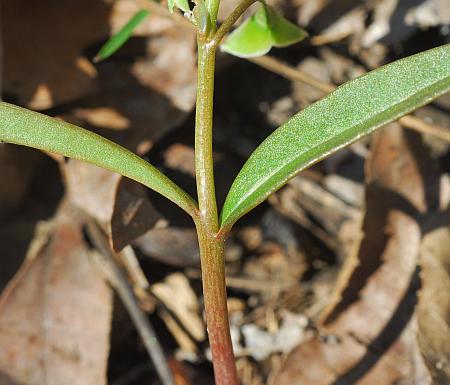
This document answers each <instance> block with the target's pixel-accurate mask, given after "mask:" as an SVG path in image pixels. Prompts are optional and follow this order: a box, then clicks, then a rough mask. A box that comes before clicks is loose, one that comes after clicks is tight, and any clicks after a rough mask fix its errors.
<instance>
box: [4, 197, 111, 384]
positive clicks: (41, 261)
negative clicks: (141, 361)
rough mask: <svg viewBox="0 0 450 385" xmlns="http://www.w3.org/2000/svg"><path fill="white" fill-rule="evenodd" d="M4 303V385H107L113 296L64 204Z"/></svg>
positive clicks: (73, 215) (11, 284)
mask: <svg viewBox="0 0 450 385" xmlns="http://www.w3.org/2000/svg"><path fill="white" fill-rule="evenodd" d="M50 227H51V229H50V231H49V233H48V239H46V240H44V242H41V243H40V244H41V247H40V248H39V249H38V250H33V249H30V253H29V255H28V258H27V259H26V261H25V263H24V265H23V266H22V268H21V269H20V270H19V272H18V273H17V274H16V276H15V277H14V279H13V280H12V281H11V282H10V284H9V286H8V287H7V288H6V289H5V291H4V292H3V294H2V296H1V297H0V383H1V384H2V385H17V384H21V385H43V384H45V385H62V384H71V385H102V384H106V367H107V360H108V353H109V331H110V323H111V311H112V296H111V290H110V288H109V286H108V285H107V284H106V282H105V281H104V280H103V278H102V277H101V275H100V274H99V273H98V271H97V269H96V267H95V266H94V265H93V264H92V263H91V262H90V260H89V257H88V254H87V252H88V251H87V248H86V245H85V244H84V240H83V236H82V233H81V227H80V222H79V218H78V217H77V214H76V212H75V211H73V210H71V209H70V208H69V207H68V206H67V205H63V207H62V208H61V209H60V212H59V214H58V215H57V217H56V219H55V220H54V221H52V222H51V225H50Z"/></svg>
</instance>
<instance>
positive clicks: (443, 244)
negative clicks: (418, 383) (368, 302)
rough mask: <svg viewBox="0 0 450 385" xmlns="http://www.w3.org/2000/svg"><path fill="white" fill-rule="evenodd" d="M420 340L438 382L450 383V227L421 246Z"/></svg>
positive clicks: (435, 380)
mask: <svg viewBox="0 0 450 385" xmlns="http://www.w3.org/2000/svg"><path fill="white" fill-rule="evenodd" d="M421 268H422V272H421V278H422V290H421V291H420V293H419V305H418V307H417V317H418V323H419V333H418V340H419V345H420V349H421V352H422V355H423V357H424V359H425V362H426V364H427V366H428V369H429V370H430V373H431V376H432V377H433V380H434V383H435V384H439V385H444V384H450V295H449V293H450V229H449V228H448V227H443V228H439V229H437V230H434V231H433V232H431V233H429V234H427V235H426V236H425V237H424V239H423V243H422V248H421Z"/></svg>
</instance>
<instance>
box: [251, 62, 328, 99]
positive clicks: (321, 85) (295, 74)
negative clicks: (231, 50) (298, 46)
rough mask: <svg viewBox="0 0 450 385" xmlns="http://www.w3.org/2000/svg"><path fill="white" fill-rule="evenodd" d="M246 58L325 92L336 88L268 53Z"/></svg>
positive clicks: (287, 77)
mask: <svg viewBox="0 0 450 385" xmlns="http://www.w3.org/2000/svg"><path fill="white" fill-rule="evenodd" d="M248 60H249V61H251V62H252V63H255V64H257V65H259V66H260V67H262V68H264V69H266V70H269V71H271V72H273V73H276V74H278V75H280V76H282V77H284V78H286V79H289V80H292V81H299V82H302V83H305V84H308V85H310V86H311V87H314V88H316V89H318V90H320V91H323V92H325V93H327V94H328V93H330V92H332V91H334V90H335V89H336V87H335V86H334V85H333V84H330V83H325V82H322V81H320V80H317V79H314V78H313V77H311V76H309V75H307V74H305V73H304V72H302V71H300V70H298V69H297V68H295V67H292V66H290V65H289V64H286V63H283V62H282V61H280V60H278V59H275V58H274V57H271V56H269V55H266V56H260V57H255V58H251V59H248Z"/></svg>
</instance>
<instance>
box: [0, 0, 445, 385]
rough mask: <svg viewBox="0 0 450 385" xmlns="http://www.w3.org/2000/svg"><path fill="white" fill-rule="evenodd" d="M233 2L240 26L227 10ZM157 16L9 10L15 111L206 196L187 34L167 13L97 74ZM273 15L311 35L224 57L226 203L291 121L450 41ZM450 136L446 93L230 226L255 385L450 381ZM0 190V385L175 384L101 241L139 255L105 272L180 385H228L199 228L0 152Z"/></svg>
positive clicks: (424, 7) (8, 148) (318, 6)
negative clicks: (94, 135) (133, 26)
mask: <svg viewBox="0 0 450 385" xmlns="http://www.w3.org/2000/svg"><path fill="white" fill-rule="evenodd" d="M222 1H223V8H224V9H223V12H224V13H225V12H227V10H228V11H229V10H230V9H231V7H232V4H233V2H234V0H222ZM148 4H149V3H148V2H146V1H144V0H119V1H117V2H114V3H113V2H111V1H106V0H105V1H101V0H77V1H52V0H42V1H39V2H37V1H25V0H5V1H3V2H2V5H1V6H2V12H1V28H2V36H1V46H2V52H1V57H0V60H1V67H2V68H3V77H2V81H1V82H0V84H1V90H2V97H3V100H5V101H8V102H12V103H16V104H19V105H23V106H27V107H29V108H32V109H35V110H38V111H41V112H44V113H46V114H49V115H52V116H58V117H60V118H62V119H65V120H67V121H70V122H74V123H76V124H78V125H81V126H83V127H86V128H88V129H91V130H93V131H95V132H98V133H100V134H101V135H104V136H106V137H108V138H110V139H112V140H114V141H117V142H119V143H121V144H122V145H124V146H126V147H128V148H130V149H132V150H133V151H135V152H137V153H138V154H140V155H142V156H144V157H145V158H146V159H148V160H150V161H151V162H152V163H153V164H155V165H157V166H158V167H159V168H160V169H161V170H163V171H164V172H165V173H166V174H167V175H168V176H170V177H171V178H172V179H173V180H174V181H176V182H177V183H179V184H181V185H182V186H183V188H185V189H186V190H187V191H188V192H190V193H191V194H193V195H195V181H194V169H193V167H194V165H193V162H194V160H193V159H194V158H193V156H194V154H193V109H194V105H195V80H196V79H195V77H196V68H195V65H196V56H195V36H194V34H193V33H192V31H191V30H189V29H187V28H186V26H185V23H183V22H182V21H180V18H172V19H170V18H168V17H167V12H165V6H164V4H161V5H160V6H159V5H154V4H153V5H152V6H151V7H152V9H153V13H152V15H151V16H150V17H149V18H148V19H147V20H146V22H145V23H144V24H143V25H141V26H140V27H139V28H138V29H137V31H136V35H135V36H134V37H133V38H132V39H131V40H130V41H129V42H128V43H127V44H126V45H125V46H124V47H123V48H122V49H121V50H120V51H119V52H118V53H117V54H116V55H114V56H112V57H111V58H110V59H108V60H106V61H104V62H101V63H99V64H95V65H94V64H93V63H92V58H93V57H94V55H95V54H96V52H97V51H98V49H99V47H100V46H101V45H102V44H103V43H104V42H105V41H106V39H107V38H108V36H109V35H110V34H111V32H112V31H116V30H117V29H118V28H119V27H120V26H121V25H123V24H124V23H125V22H126V21H127V20H128V19H129V18H130V16H131V15H133V14H134V12H135V11H136V10H137V9H139V7H141V6H146V5H148ZM274 4H275V5H276V6H277V7H278V8H279V9H280V10H281V11H282V12H283V13H284V15H286V17H288V18H289V19H291V20H293V21H295V22H297V23H299V24H300V25H301V26H303V27H304V28H306V29H307V30H308V32H309V33H310V35H311V38H310V39H308V40H306V41H305V42H302V43H300V44H297V45H295V46H292V47H289V48H285V49H276V50H272V51H271V52H270V57H269V59H267V58H266V59H263V60H257V61H256V62H251V61H246V60H240V59H237V58H232V57H230V56H227V55H226V54H219V55H218V59H217V60H218V64H217V76H216V94H215V95H216V101H215V131H214V140H215V148H214V149H215V162H216V165H215V170H216V179H217V196H218V200H219V205H221V204H222V203H223V201H224V198H225V195H226V192H227V190H228V188H229V186H230V184H231V182H232V180H233V178H234V176H235V175H236V173H237V172H238V171H239V169H240V167H241V166H242V164H243V163H244V161H245V159H246V158H247V157H248V156H249V154H250V153H251V152H252V150H253V149H254V148H256V146H257V145H258V144H259V143H260V142H261V141H262V140H263V139H264V138H265V137H266V136H267V135H268V134H269V133H270V132H272V131H273V130H274V129H275V128H276V127H278V126H279V125H280V124H282V123H283V122H284V121H285V120H287V119H288V118H289V117H290V116H292V115H293V114H294V113H295V112H297V111H298V110H300V109H302V108H304V107H305V106H307V105H309V104H310V103H312V102H314V101H315V100H318V99H319V98H321V97H322V96H323V95H325V94H326V93H327V90H328V91H329V90H331V89H332V88H333V87H335V86H337V85H339V84H342V83H344V82H346V81H348V80H350V79H352V78H354V77H356V76H359V75H361V74H363V73H364V72H366V71H369V70H371V69H374V68H377V67H378V66H380V65H383V64H385V63H388V62H391V61H393V60H395V59H398V58H401V57H404V56H407V55H410V54H413V53H416V52H420V51H423V50H425V49H429V48H432V47H435V46H438V45H441V44H445V43H448V42H450V6H449V4H448V0H375V1H364V2H361V1H356V0H345V1H342V0H339V1H338V0H275V3H274ZM274 63H275V64H274ZM269 65H272V66H274V68H272V70H271V71H270V70H268V69H267V68H263V67H267V66H269ZM357 102H358V101H357V100H355V103H357ZM0 124H1V122H0ZM449 138H450V95H449V94H447V95H444V96H443V97H441V98H440V99H438V100H437V101H435V102H434V103H432V104H431V105H428V106H426V107H424V108H422V109H420V110H419V111H417V112H416V113H415V114H414V118H411V119H410V120H406V121H402V122H401V124H400V123H393V124H390V125H389V126H387V127H384V128H382V129H380V130H378V131H377V132H376V133H375V134H373V135H371V136H370V137H367V138H364V139H362V140H361V141H359V142H357V143H355V144H354V145H352V146H350V147H349V148H346V149H344V150H341V151H340V152H339V153H337V154H336V155H334V156H332V157H331V158H328V159H326V160H324V161H322V162H321V163H319V164H317V165H315V166H314V167H312V168H311V169H309V170H307V171H306V172H303V173H301V174H300V175H299V176H297V177H296V178H294V179H293V180H291V181H290V182H289V183H288V185H287V186H285V187H284V188H283V189H282V190H280V191H279V192H277V193H276V194H275V195H274V196H272V197H271V198H270V199H269V200H268V201H267V202H265V203H264V204H262V205H261V206H259V207H258V208H257V209H255V210H254V211H253V212H252V213H251V214H250V215H248V216H247V217H245V218H244V219H243V220H241V221H240V222H239V223H238V224H237V225H236V227H235V229H234V230H233V232H232V237H231V239H230V241H229V243H228V245H227V251H226V266H227V277H228V280H227V286H228V293H229V311H230V320H231V328H232V334H233V338H234V339H235V340H234V343H235V350H236V356H237V365H238V370H239V375H240V378H241V382H242V385H260V384H268V385H295V384H299V385H302V384H304V385H350V384H358V385H369V384H376V385H394V384H402V385H403V384H404V385H412V384H414V385H429V384H431V383H435V384H438V385H445V384H450V229H449V224H450V222H449V213H450V212H449V206H448V205H449V201H450V139H449ZM0 175H1V178H0V250H1V251H0V254H1V267H0V290H3V292H2V294H1V297H0V385H19V384H20V385H35V384H40V385H44V384H45V385H47V384H48V385H49V384H55V385H56V384H71V385H76V384H83V385H101V384H106V383H108V384H110V385H138V384H139V385H141V384H142V385H146V384H149V385H150V384H160V381H159V380H158V377H157V375H156V372H155V369H154V367H153V365H152V363H151V361H150V360H149V358H148V355H147V352H146V350H145V348H144V344H143V343H142V341H141V339H140V337H139V335H138V333H137V331H136V327H135V325H134V324H133V322H132V321H131V320H130V318H129V316H128V313H127V310H126V307H125V306H124V304H123V302H122V300H121V299H120V297H119V296H118V295H117V294H116V291H115V290H114V289H111V287H110V284H109V283H110V282H111V279H110V280H109V281H108V279H107V277H110V275H111V272H110V271H109V270H108V268H106V269H105V267H104V266H103V265H102V266H103V267H102V266H100V265H99V264H98V263H96V261H98V259H99V254H105V253H106V254H108V249H107V247H105V243H104V241H105V240H104V238H103V235H102V233H101V232H98V231H95V229H98V227H97V225H100V227H102V228H103V229H105V230H106V231H107V232H109V233H110V234H111V237H112V238H113V241H114V242H115V243H116V244H117V245H120V246H125V245H127V244H129V243H130V242H131V246H127V247H126V248H125V249H124V250H123V251H122V252H121V253H119V254H117V255H110V257H111V256H112V257H114V258H116V261H117V262H118V266H120V268H121V269H122V270H121V271H122V272H123V273H124V274H122V278H121V279H122V280H121V281H119V284H117V282H116V281H117V278H116V281H115V280H114V279H113V280H112V282H113V283H114V282H115V284H114V285H113V286H117V285H119V286H120V285H122V287H123V285H129V286H131V287H132V288H133V290H134V292H135V295H136V298H137V304H138V305H139V307H140V308H141V309H142V310H143V311H144V312H146V313H147V314H148V319H149V320H150V323H151V325H153V327H154V329H155V331H156V334H157V340H158V342H159V344H160V345H161V346H162V348H163V349H164V352H165V353H166V356H167V360H168V362H169V365H170V367H171V368H172V370H173V371H174V373H175V374H176V381H177V385H189V384H196V385H201V384H212V383H213V377H212V367H211V364H210V361H209V360H208V357H209V352H208V343H207V340H206V331H205V325H204V319H203V315H202V293H201V282H200V270H199V261H198V259H199V257H198V246H197V241H196V236H195V230H194V227H193V225H192V223H191V222H190V220H189V218H188V217H186V216H185V214H183V213H182V212H180V211H179V210H178V209H177V208H176V207H174V206H173V205H172V204H170V203H168V202H167V201H165V200H164V199H163V198H161V197H160V196H158V195H157V194H155V193H152V192H149V191H145V190H143V189H142V188H140V187H139V186H137V185H136V184H134V183H132V182H130V181H128V180H124V179H122V178H120V177H118V176H117V175H114V174H112V173H110V172H107V171H104V170H101V169H98V168H96V167H94V166H91V165H87V164H83V163H81V162H78V161H74V160H65V159H62V158H59V157H55V156H51V155H50V154H43V153H41V152H38V151H34V150H30V149H25V148H20V147H16V146H12V145H5V144H0ZM136 261H138V262H139V264H138V265H136ZM139 265H140V267H139ZM105 270H107V271H105Z"/></svg>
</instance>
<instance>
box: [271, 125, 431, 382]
mask: <svg viewBox="0 0 450 385" xmlns="http://www.w3.org/2000/svg"><path fill="white" fill-rule="evenodd" d="M430 162H431V161H430V159H429V158H428V157H427V155H426V153H425V151H424V149H423V147H422V146H421V144H420V143H419V142H418V140H417V136H414V135H406V134H405V133H403V131H402V130H401V128H399V127H398V126H397V125H391V126H390V127H389V128H386V129H384V130H382V131H380V132H379V133H377V134H376V137H375V143H374V146H373V154H372V157H371V158H370V159H369V161H368V163H367V174H368V177H367V182H368V185H367V190H366V214H365V219H364V225H363V230H364V237H363V239H362V241H361V243H360V246H359V250H358V252H357V254H356V255H355V256H353V257H351V258H348V260H347V261H346V263H345V266H344V268H343V271H342V273H341V277H340V279H339V282H338V285H337V288H336V290H335V291H336V292H337V293H338V294H337V295H336V298H335V299H334V300H333V301H332V302H331V304H330V306H329V308H328V309H327V310H326V311H325V313H324V315H323V324H322V325H321V326H320V327H319V333H320V335H321V336H322V337H315V338H313V339H311V340H310V341H308V342H306V343H303V344H301V345H299V346H298V347H297V349H296V350H294V351H293V353H291V354H290V355H289V356H288V358H287V360H286V362H285V364H284V367H283V368H282V369H281V371H280V373H279V374H278V376H276V378H275V381H274V383H275V384H277V385H285V384H294V383H296V384H300V383H304V384H315V385H331V384H334V385H337V384H358V385H365V384H378V385H385V384H386V385H387V384H393V383H403V382H405V383H413V384H421V385H422V384H427V385H428V384H429V375H428V372H427V370H426V368H425V366H424V364H423V362H421V359H420V354H419V349H418V346H417V343H416V338H415V330H414V328H415V325H416V322H415V318H414V315H413V314H414V308H415V304H416V300H417V298H416V297H417V295H416V291H417V289H418V272H417V268H416V263H417V257H418V255H419V248H420V241H421V229H420V225H419V224H418V222H417V218H418V216H419V213H420V212H425V210H426V208H427V203H429V202H430V200H432V193H433V189H435V188H436V186H437V185H438V181H439V178H438V177H437V175H436V173H434V172H433V170H434V165H433V164H432V163H430ZM423 170H426V172H427V174H426V175H425V174H424V173H423ZM425 186H427V187H430V189H428V190H426V189H425ZM430 191H431V193H430Z"/></svg>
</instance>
